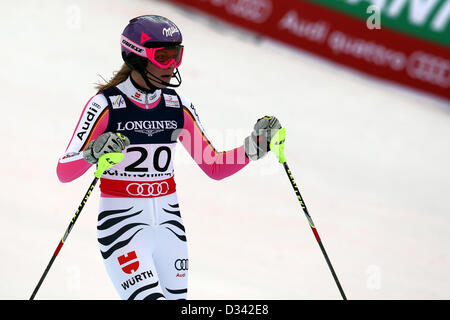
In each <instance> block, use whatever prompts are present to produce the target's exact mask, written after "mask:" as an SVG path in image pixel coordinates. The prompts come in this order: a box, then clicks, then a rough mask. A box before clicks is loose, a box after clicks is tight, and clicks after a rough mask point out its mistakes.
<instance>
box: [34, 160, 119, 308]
mask: <svg viewBox="0 0 450 320" xmlns="http://www.w3.org/2000/svg"><path fill="white" fill-rule="evenodd" d="M124 157H125V155H124V154H123V153H107V154H104V155H102V156H101V157H100V159H99V160H98V166H97V170H96V171H95V173H94V176H95V178H94V180H92V183H91V185H90V186H89V188H88V190H87V192H86V194H85V196H84V198H83V200H82V201H81V203H80V205H79V206H78V209H77V211H76V212H75V215H74V216H73V218H72V220H71V221H70V223H69V226H68V227H67V229H66V232H65V233H64V235H63V237H62V239H61V241H60V242H59V244H58V246H57V247H56V250H55V252H54V253H53V256H52V258H51V259H50V262H49V263H48V265H47V268H45V271H44V273H43V274H42V276H41V279H40V280H39V282H38V284H37V286H36V288H35V289H34V291H33V293H32V294H31V297H30V300H33V299H34V297H35V296H36V293H37V292H38V290H39V288H40V287H41V285H42V282H43V281H44V279H45V277H46V275H47V273H48V271H49V270H50V268H51V266H52V264H53V261H55V259H56V257H57V256H58V253H59V251H60V250H61V248H62V246H63V245H64V242H65V241H66V239H67V237H68V236H69V233H70V231H71V230H72V228H73V226H74V225H75V222H76V221H77V219H78V217H79V215H80V213H81V210H83V208H84V205H85V204H86V201H87V200H88V199H89V196H90V195H91V193H92V191H93V190H94V187H95V185H96V184H97V181H98V179H100V177H101V176H102V174H103V172H105V171H106V170H108V169H109V168H111V167H112V166H114V165H115V164H117V163H119V162H120V161H122V160H123V158H124Z"/></svg>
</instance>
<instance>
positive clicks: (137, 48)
mask: <svg viewBox="0 0 450 320" xmlns="http://www.w3.org/2000/svg"><path fill="white" fill-rule="evenodd" d="M122 45H124V46H125V47H128V48H129V49H131V50H133V51H134V52H136V53H140V54H142V52H143V51H144V49H143V48H139V47H138V46H136V45H134V44H132V43H130V42H128V41H127V40H126V39H122Z"/></svg>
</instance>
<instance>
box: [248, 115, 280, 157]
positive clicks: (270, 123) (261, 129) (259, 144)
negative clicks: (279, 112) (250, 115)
mask: <svg viewBox="0 0 450 320" xmlns="http://www.w3.org/2000/svg"><path fill="white" fill-rule="evenodd" d="M279 129H281V124H280V121H278V119H277V118H275V117H273V116H265V117H263V118H260V119H258V121H256V124H255V126H254V127H253V131H252V133H251V135H250V136H248V137H247V138H245V140H244V148H245V154H246V155H247V157H248V158H249V159H250V160H258V159H261V158H262V157H264V156H265V155H266V154H267V153H268V152H269V151H270V140H272V138H273V136H274V135H275V133H277V131H278V130H279Z"/></svg>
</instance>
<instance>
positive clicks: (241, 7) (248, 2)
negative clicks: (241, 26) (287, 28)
mask: <svg viewBox="0 0 450 320" xmlns="http://www.w3.org/2000/svg"><path fill="white" fill-rule="evenodd" d="M272 9H273V5H272V1H271V0H228V1H227V2H226V10H227V11H228V12H229V13H230V14H232V15H235V16H238V17H241V18H243V19H245V20H249V21H252V22H254V23H263V22H265V21H266V20H267V19H268V18H269V17H270V15H271V14H272Z"/></svg>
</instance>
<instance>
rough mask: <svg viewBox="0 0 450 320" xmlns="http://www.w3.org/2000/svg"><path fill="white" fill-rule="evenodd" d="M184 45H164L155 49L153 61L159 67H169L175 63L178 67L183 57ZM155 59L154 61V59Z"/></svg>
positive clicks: (151, 58)
mask: <svg viewBox="0 0 450 320" xmlns="http://www.w3.org/2000/svg"><path fill="white" fill-rule="evenodd" d="M183 49H184V47H183V46H181V45H179V46H176V47H163V48H157V49H154V52H153V55H152V56H151V57H150V60H152V62H153V63H155V62H156V63H155V64H156V65H157V66H159V67H166V68H168V67H169V66H170V65H171V64H175V67H176V68H178V67H179V66H180V64H181V60H182V58H183ZM153 60H154V61H153Z"/></svg>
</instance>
